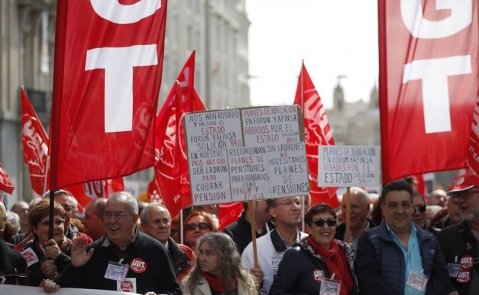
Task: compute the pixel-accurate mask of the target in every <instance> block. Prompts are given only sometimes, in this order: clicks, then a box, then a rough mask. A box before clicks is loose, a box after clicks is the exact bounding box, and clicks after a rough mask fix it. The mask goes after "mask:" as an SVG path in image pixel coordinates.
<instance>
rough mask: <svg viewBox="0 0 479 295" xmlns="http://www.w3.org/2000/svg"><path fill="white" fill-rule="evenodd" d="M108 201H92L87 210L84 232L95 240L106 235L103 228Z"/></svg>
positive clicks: (83, 221)
mask: <svg viewBox="0 0 479 295" xmlns="http://www.w3.org/2000/svg"><path fill="white" fill-rule="evenodd" d="M105 206H106V199H105V198H99V199H94V200H92V201H91V202H90V203H89V204H88V205H87V206H86V208H85V217H83V220H82V224H83V232H84V233H86V234H87V235H89V236H90V237H91V238H92V239H93V240H97V239H99V238H101V237H103V236H104V235H105V227H104V226H103V212H105Z"/></svg>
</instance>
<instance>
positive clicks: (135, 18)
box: [51, 0, 166, 189]
mask: <svg viewBox="0 0 479 295" xmlns="http://www.w3.org/2000/svg"><path fill="white" fill-rule="evenodd" d="M120 2H121V3H120ZM132 2H135V3H132ZM123 3H128V4H123ZM165 26H166V0H161V1H160V0H157V1H155V0H151V1H118V0H76V1H66V0H60V1H58V3H57V31H56V40H55V73H54V74H55V75H54V87H53V106H52V119H51V120H52V121H51V141H52V145H51V170H52V177H51V187H52V189H58V188H62V187H65V186H67V185H71V184H75V183H82V182H86V181H90V180H97V179H106V178H115V177H119V176H124V175H128V174H131V173H133V172H135V171H138V170H142V169H145V168H147V167H151V166H153V165H154V156H155V154H154V119H155V115H156V109H157V103H158V94H159V89H160V82H161V74H162V65H163V50H164V39H165Z"/></svg>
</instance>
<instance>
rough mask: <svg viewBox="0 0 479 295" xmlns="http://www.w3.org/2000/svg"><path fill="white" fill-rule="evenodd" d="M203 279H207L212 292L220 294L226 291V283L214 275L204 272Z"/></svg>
mask: <svg viewBox="0 0 479 295" xmlns="http://www.w3.org/2000/svg"><path fill="white" fill-rule="evenodd" d="M203 277H204V278H205V279H206V281H207V282H208V284H209V285H210V289H211V290H214V291H216V292H220V293H223V292H225V291H226V287H225V283H224V282H223V280H221V279H220V278H218V277H217V276H215V275H214V274H212V273H209V272H206V271H204V272H203Z"/></svg>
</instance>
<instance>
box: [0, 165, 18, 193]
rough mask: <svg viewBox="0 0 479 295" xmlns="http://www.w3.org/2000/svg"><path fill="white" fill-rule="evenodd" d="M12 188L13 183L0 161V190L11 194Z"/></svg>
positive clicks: (13, 187)
mask: <svg viewBox="0 0 479 295" xmlns="http://www.w3.org/2000/svg"><path fill="white" fill-rule="evenodd" d="M14 189H15V184H14V183H13V181H12V180H11V179H10V177H9V176H8V174H7V171H6V170H5V169H4V168H3V165H2V164H1V163H0V191H4V192H6V193H7V194H11V193H13V190H14Z"/></svg>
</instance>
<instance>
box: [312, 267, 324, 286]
mask: <svg viewBox="0 0 479 295" xmlns="http://www.w3.org/2000/svg"><path fill="white" fill-rule="evenodd" d="M325 277H326V276H325V275H324V271H322V270H320V269H315V270H314V271H313V278H314V280H315V281H316V282H319V283H321V282H322V281H323V279H324V278H325Z"/></svg>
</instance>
